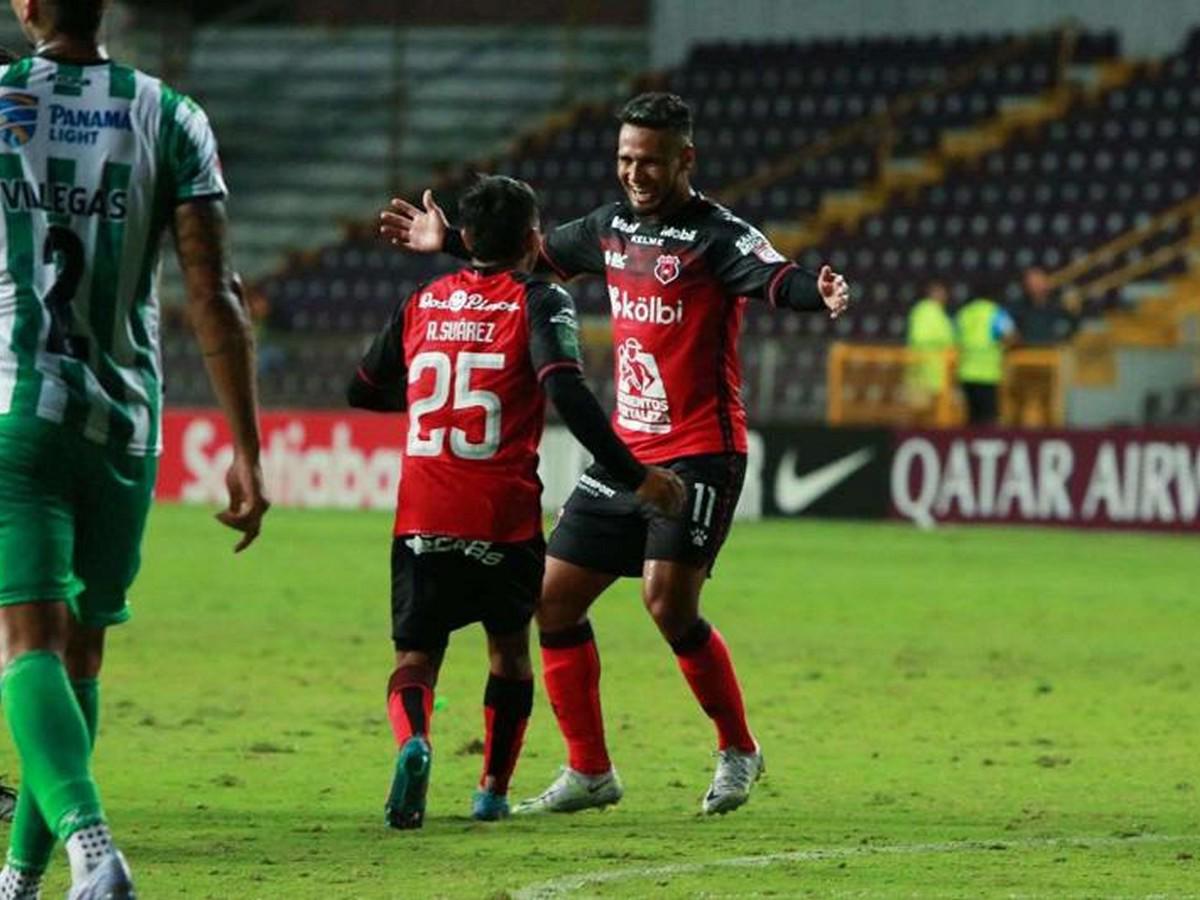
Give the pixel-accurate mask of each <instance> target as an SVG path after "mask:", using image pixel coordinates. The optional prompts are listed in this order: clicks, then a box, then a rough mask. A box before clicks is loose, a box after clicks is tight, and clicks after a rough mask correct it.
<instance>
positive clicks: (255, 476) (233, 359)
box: [175, 197, 270, 552]
mask: <svg viewBox="0 0 1200 900" xmlns="http://www.w3.org/2000/svg"><path fill="white" fill-rule="evenodd" d="M227 225H228V221H227V219H226V216H225V203H224V201H222V200H220V199H217V198H211V197H210V198H202V199H197V200H191V201H187V202H185V203H181V204H180V205H179V206H177V207H176V209H175V244H176V250H177V251H178V253H179V266H180V269H182V270H183V278H184V282H185V284H186V286H187V297H188V314H189V318H190V319H191V322H192V328H193V329H194V330H195V333H196V338H197V340H198V341H199V342H200V349H201V352H202V353H203V354H204V365H205V368H207V369H208V378H209V381H210V382H211V383H212V386H213V390H214V391H215V392H216V395H217V400H218V402H219V403H220V405H221V410H222V412H223V413H224V414H225V419H226V421H227V422H228V423H229V428H230V431H231V432H232V434H233V451H234V452H233V463H232V464H231V465H230V467H229V471H228V473H227V474H226V476H225V483H226V485H227V486H228V488H229V506H228V508H226V509H225V510H223V511H222V512H220V513H218V514H217V519H218V520H219V521H220V522H221V523H222V524H224V525H227V526H229V527H230V528H233V529H234V530H236V531H240V532H242V535H243V536H242V539H241V540H240V541H239V542H238V544H237V546H236V547H235V548H234V551H235V552H240V551H242V550H244V549H245V548H246V547H248V546H250V544H251V543H252V542H253V541H254V539H255V538H256V537H258V533H259V530H260V529H261V527H262V517H263V515H264V514H265V513H266V511H267V508H268V507H269V506H270V504H269V503H268V502H267V499H266V496H265V494H264V492H263V476H262V466H261V464H260V462H259V432H258V392H257V387H256V385H255V380H254V336H253V333H252V331H251V329H250V319H249V316H248V315H247V312H246V308H245V302H244V300H243V297H242V286H241V280H240V279H239V278H238V276H237V275H236V274H235V273H234V272H233V268H232V265H231V263H230V260H229V246H228V234H227Z"/></svg>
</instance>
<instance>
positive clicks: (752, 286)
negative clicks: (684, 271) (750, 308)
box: [708, 215, 825, 310]
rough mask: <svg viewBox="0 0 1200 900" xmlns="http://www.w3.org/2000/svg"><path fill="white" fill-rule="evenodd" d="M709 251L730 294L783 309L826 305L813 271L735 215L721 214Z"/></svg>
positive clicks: (711, 260)
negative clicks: (786, 254) (789, 256)
mask: <svg viewBox="0 0 1200 900" xmlns="http://www.w3.org/2000/svg"><path fill="white" fill-rule="evenodd" d="M708 252H709V256H710V260H709V261H710V264H711V266H712V269H713V271H714V272H715V274H716V276H717V278H719V279H720V281H721V286H722V287H723V288H724V289H725V291H726V293H728V294H730V295H731V296H735V297H755V298H758V299H761V300H766V301H767V302H768V303H770V304H771V305H772V306H780V307H784V308H786V309H797V310H819V309H824V308H825V302H824V301H823V300H822V299H821V293H820V291H818V290H817V276H816V274H815V273H813V272H810V271H809V270H808V269H805V268H803V267H802V266H799V265H797V264H796V263H794V262H791V261H790V260H788V259H787V258H786V257H785V256H784V255H783V254H782V253H780V252H779V251H778V250H776V249H775V248H774V247H773V246H772V245H771V242H770V241H769V240H768V239H767V236H766V235H765V234H763V233H762V232H761V231H759V230H758V229H757V228H755V227H754V226H753V225H750V224H749V223H747V222H744V221H742V220H741V219H739V218H737V217H736V216H733V215H727V216H726V217H725V218H724V220H723V221H722V223H721V226H720V227H719V228H718V230H717V233H716V236H715V237H714V239H713V241H712V243H711V245H710V247H709V251H708Z"/></svg>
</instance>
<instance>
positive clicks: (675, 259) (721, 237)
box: [380, 93, 849, 813]
mask: <svg viewBox="0 0 1200 900" xmlns="http://www.w3.org/2000/svg"><path fill="white" fill-rule="evenodd" d="M620 121H621V128H620V133H619V135H618V139H617V178H618V180H619V181H620V184H621V187H622V188H623V189H624V192H625V200H624V201H623V202H618V203H612V204H608V205H606V206H602V207H600V208H599V209H596V210H595V211H594V212H592V213H591V214H589V215H587V216H584V217H583V218H581V219H576V220H574V221H572V222H568V223H566V224H564V225H562V226H560V227H559V228H557V229H555V230H553V231H551V232H550V233H549V234H548V235H547V236H546V239H545V242H544V243H543V245H542V252H541V264H542V265H543V266H544V267H546V268H548V269H549V270H551V271H553V272H554V273H556V274H558V275H559V276H560V277H561V278H563V279H570V278H572V277H574V276H576V275H580V274H584V273H587V274H594V275H604V276H605V278H606V279H607V281H608V293H609V298H610V300H611V305H612V322H613V341H614V343H615V345H616V353H615V357H616V359H615V362H616V369H617V372H616V381H617V408H616V412H615V416H614V418H615V422H616V432H617V434H618V435H619V436H620V437H621V438H622V440H624V441H625V443H626V444H628V446H629V447H630V449H631V450H633V453H634V455H635V456H636V457H637V458H638V459H639V460H641V461H642V462H643V463H653V464H657V465H663V466H666V467H667V468H669V469H671V470H673V471H674V472H676V473H678V474H679V476H680V477H681V478H682V479H683V480H684V482H685V483H686V484H687V486H688V500H687V505H686V515H685V517H684V518H683V519H678V520H673V519H667V518H651V519H649V520H647V519H645V518H643V517H642V516H641V515H640V513H639V510H638V509H637V507H636V505H635V503H634V502H633V497H632V496H631V495H630V493H629V492H628V491H627V490H626V489H625V488H624V487H623V486H622V485H621V484H620V483H618V481H617V480H616V479H615V478H614V477H613V473H612V471H611V470H609V469H608V467H606V466H605V465H604V464H603V462H600V461H598V462H597V464H596V465H594V466H592V467H591V468H590V469H588V471H587V472H586V473H585V474H584V475H583V476H582V478H581V479H580V481H579V484H578V486H577V487H576V489H575V492H574V493H573V494H572V495H571V497H570V498H569V499H568V500H567V502H566V505H565V506H564V507H563V512H562V516H561V518H560V520H559V522H558V525H557V526H556V527H555V529H554V532H553V534H552V535H551V538H550V546H549V549H548V551H547V553H548V556H549V561H548V563H547V566H546V577H545V582H544V584H543V587H542V596H541V600H540V602H539V604H538V609H537V623H538V629H539V632H540V640H541V647H542V662H543V674H544V677H545V681H546V691H547V693H548V695H549V697H550V703H551V706H552V707H553V709H554V712H555V715H556V716H557V719H558V725H559V728H560V730H561V731H562V734H563V736H564V738H565V739H566V743H567V750H568V756H569V765H568V766H567V767H566V768H564V769H563V772H562V774H561V775H560V777H559V778H558V779H557V780H556V781H555V782H554V783H553V784H552V785H551V786H550V788H549V789H548V790H546V791H545V792H544V793H543V794H542V795H541V796H539V797H537V798H535V799H533V800H531V801H528V802H527V803H525V804H522V805H521V806H520V807H518V808H517V811H518V812H541V811H551V812H572V811H575V810H579V809H584V808H587V807H595V806H605V805H607V804H611V803H616V802H617V801H618V800H620V799H621V796H622V787H621V783H620V781H619V779H618V777H617V773H616V771H615V769H614V768H613V765H612V762H611V760H610V759H609V755H608V749H607V746H606V744H605V740H604V725H603V719H602V717H601V710H600V690H599V685H600V657H599V654H598V652H597V649H596V642H595V638H594V635H593V633H592V626H591V624H590V623H589V621H588V609H589V608H590V607H591V605H592V603H593V602H594V601H595V600H596V598H597V597H599V596H600V595H601V594H602V593H603V592H604V591H605V590H606V589H607V588H608V586H609V585H611V584H612V583H613V582H614V581H615V580H616V579H617V578H619V577H622V576H630V577H638V576H640V577H641V578H642V596H643V600H644V603H645V606H646V609H647V610H648V611H649V613H650V615H651V616H652V617H653V619H654V621H655V624H656V625H657V626H658V629H659V631H660V632H661V633H662V636H663V638H664V639H665V640H666V641H667V643H668V644H669V645H670V647H671V649H672V650H673V651H674V653H675V656H676V658H677V660H678V663H679V667H680V669H681V670H682V672H683V675H684V678H685V679H686V680H687V682H688V684H689V685H690V687H691V689H692V692H693V693H694V694H695V696H696V699H697V700H698V701H699V704H700V706H701V708H702V709H703V710H704V712H705V713H706V714H707V715H708V716H709V717H710V718H711V719H712V720H713V722H714V724H715V726H716V731H717V742H718V750H719V754H718V762H717V768H716V774H715V776H714V778H713V780H712V784H711V786H710V787H709V789H708V792H707V793H706V794H705V796H704V799H703V801H702V809H703V811H704V812H706V813H724V812H728V811H730V810H732V809H735V808H737V807H738V806H740V805H742V804H743V803H745V802H746V800H747V799H748V797H749V794H750V789H751V786H752V785H753V784H754V782H755V780H756V779H757V778H758V777H759V775H760V774H761V772H762V769H763V760H762V752H761V750H760V749H759V745H758V742H757V741H756V740H755V739H754V736H753V734H752V733H751V731H750V727H749V725H748V724H747V721H746V714H745V711H744V707H743V702H742V692H741V688H740V687H739V685H738V680H737V677H736V676H735V674H734V668H733V662H732V660H731V658H730V654H729V650H728V648H727V647H726V644H725V641H724V639H723V638H722V637H721V634H720V632H719V631H717V629H716V628H714V627H713V626H712V625H710V624H709V622H708V621H707V620H706V619H705V618H703V617H702V616H701V615H700V589H701V587H702V586H703V584H704V582H705V580H706V579H707V578H708V577H709V574H710V572H711V570H712V567H713V563H714V561H715V560H716V557H717V552H718V550H719V549H720V547H721V544H722V543H723V542H724V540H725V537H726V535H727V534H728V531H729V526H730V523H731V521H732V519H733V512H734V507H735V506H736V505H737V499H738V496H739V494H740V492H741V487H742V480H743V477H744V475H745V470H746V413H745V409H744V407H743V405H742V402H741V397H740V367H739V363H738V357H737V335H738V330H739V327H740V324H741V319H742V311H743V306H744V304H745V299H744V298H747V297H751V298H756V299H760V300H765V301H766V302H767V303H769V304H770V305H771V306H772V307H783V308H787V309H794V310H819V311H826V312H828V313H829V314H831V315H833V316H836V315H838V314H839V313H840V312H841V311H842V310H844V309H845V308H846V306H847V304H848V303H849V290H848V287H847V285H846V282H845V280H844V279H843V278H842V276H841V275H837V274H835V273H834V272H833V271H832V270H831V269H830V268H829V267H828V266H825V267H823V268H822V269H821V271H820V273H819V274H818V275H814V274H812V273H810V272H807V271H805V270H804V269H802V268H800V267H799V266H797V265H796V264H794V263H792V262H789V261H788V260H786V259H784V257H783V256H781V255H780V254H779V253H778V252H777V251H776V250H775V248H774V247H772V246H771V244H770V243H769V242H768V241H767V239H766V238H765V237H764V236H763V235H762V233H761V232H759V231H758V230H757V229H755V228H753V227H752V226H750V225H748V224H747V223H746V222H744V221H742V220H741V219H739V218H737V216H735V215H734V214H733V213H731V212H730V211H729V210H727V209H725V208H724V207H722V206H720V205H718V204H717V203H714V202H713V201H712V200H710V199H708V198H707V197H705V196H703V195H702V194H700V193H698V192H697V191H695V190H693V188H692V186H691V175H692V171H693V169H694V167H695V163H696V150H695V148H694V146H693V144H692V116H691V111H690V109H689V108H688V106H687V104H686V103H684V101H683V100H681V99H680V98H679V97H677V96H675V95H673V94H664V93H649V94H642V95H640V96H638V97H635V98H634V99H633V100H631V101H630V102H629V103H628V104H626V106H625V107H624V109H623V110H622V112H621V115H620ZM423 205H424V208H423V209H419V208H417V207H415V206H413V205H411V204H409V203H407V202H405V201H404V200H400V199H397V200H394V201H392V206H391V208H390V209H389V210H387V211H385V212H384V213H383V214H382V217H381V227H380V230H381V232H382V234H383V235H384V236H385V237H387V238H389V239H390V240H391V241H392V242H393V243H394V244H396V245H397V246H400V247H403V248H406V249H409V250H412V251H417V252H434V251H437V250H442V249H445V250H447V251H448V252H451V253H457V254H460V255H461V253H462V249H461V239H460V237H459V235H458V233H457V232H456V231H455V230H453V229H450V228H449V226H448V224H447V221H446V218H445V215H444V213H443V212H442V210H441V209H440V208H439V207H438V206H437V204H436V203H435V202H434V201H433V198H432V195H431V194H430V192H429V191H426V192H425V196H424V200H423Z"/></svg>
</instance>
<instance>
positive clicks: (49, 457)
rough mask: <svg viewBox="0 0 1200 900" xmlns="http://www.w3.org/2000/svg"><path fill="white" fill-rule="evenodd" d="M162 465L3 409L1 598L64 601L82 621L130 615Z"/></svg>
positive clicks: (97, 622) (110, 621) (114, 620)
mask: <svg viewBox="0 0 1200 900" xmlns="http://www.w3.org/2000/svg"><path fill="white" fill-rule="evenodd" d="M157 470H158V460H157V459H156V458H154V457H141V456H130V455H128V454H126V453H123V452H120V451H115V450H112V449H109V448H107V447H102V446H100V445H99V444H96V443H93V442H92V441H88V440H86V439H85V438H84V437H83V436H82V435H78V434H75V433H73V432H71V431H68V430H66V429H65V428H63V427H62V426H61V425H56V424H54V423H52V422H45V421H42V420H41V419H33V418H23V417H16V416H0V606H11V605H13V604H16V603H29V602H34V601H41V602H54V601H64V600H65V601H66V602H67V603H68V604H70V607H71V611H72V612H73V613H74V614H75V618H76V619H78V620H79V621H80V622H82V623H83V624H84V625H88V626H93V627H102V626H107V625H116V624H118V623H120V622H124V621H125V620H126V619H128V618H129V606H128V604H127V603H126V601H125V594H126V592H127V591H128V590H129V586H130V585H131V584H132V583H133V578H134V576H135V575H136V574H137V571H138V566H139V565H140V564H141V544H142V533H143V531H144V530H145V527H146V514H147V513H148V512H149V511H150V502H151V499H152V498H153V495H154V477H155V473H156V472H157Z"/></svg>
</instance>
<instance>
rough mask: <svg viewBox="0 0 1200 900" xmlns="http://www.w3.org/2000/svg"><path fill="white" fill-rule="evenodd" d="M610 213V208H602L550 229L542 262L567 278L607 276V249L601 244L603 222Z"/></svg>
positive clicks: (555, 272)
mask: <svg viewBox="0 0 1200 900" xmlns="http://www.w3.org/2000/svg"><path fill="white" fill-rule="evenodd" d="M607 214H608V209H607V207H601V208H600V209H598V210H596V211H595V212H592V213H589V214H588V215H586V216H584V217H583V218H581V219H574V220H572V221H570V222H565V223H563V224H562V225H559V226H558V227H557V228H555V229H554V230H552V231H550V232H549V233H548V234H546V235H545V237H544V238H543V239H542V255H541V259H540V260H539V263H541V264H543V265H544V266H547V267H548V268H549V270H550V271H551V272H553V273H554V274H555V275H557V276H558V277H559V278H561V279H563V280H564V281H569V280H570V279H572V278H574V277H575V276H576V275H603V274H604V250H603V249H602V248H601V247H600V224H601V222H603V221H604V220H605V218H606V217H607Z"/></svg>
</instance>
